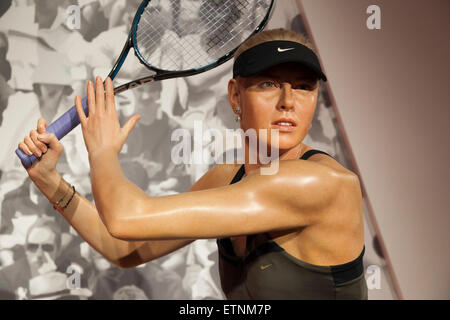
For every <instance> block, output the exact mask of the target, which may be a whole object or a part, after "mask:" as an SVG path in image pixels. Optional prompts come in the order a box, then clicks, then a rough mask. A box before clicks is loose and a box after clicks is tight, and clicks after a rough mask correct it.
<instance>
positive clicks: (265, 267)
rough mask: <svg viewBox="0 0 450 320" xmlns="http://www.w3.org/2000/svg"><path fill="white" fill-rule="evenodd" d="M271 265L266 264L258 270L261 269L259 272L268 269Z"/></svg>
mask: <svg viewBox="0 0 450 320" xmlns="http://www.w3.org/2000/svg"><path fill="white" fill-rule="evenodd" d="M271 265H272V264H268V265H266V266H261V267H260V268H261V270H264V269H267V268H268V267H270V266H271Z"/></svg>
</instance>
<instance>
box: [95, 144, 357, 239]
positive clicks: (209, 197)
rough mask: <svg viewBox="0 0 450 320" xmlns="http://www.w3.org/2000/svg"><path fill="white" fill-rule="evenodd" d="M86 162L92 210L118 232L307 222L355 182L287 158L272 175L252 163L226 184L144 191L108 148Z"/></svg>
mask: <svg viewBox="0 0 450 320" xmlns="http://www.w3.org/2000/svg"><path fill="white" fill-rule="evenodd" d="M105 162H107V163H109V164H114V165H108V166H105V165H103V163H105ZM91 163H92V167H91V169H92V181H93V186H92V188H93V190H94V197H95V200H96V203H97V204H98V211H99V212H101V213H102V214H103V216H104V218H105V221H106V226H107V228H108V230H109V231H110V233H111V234H112V235H113V236H114V237H116V238H119V239H123V240H125V239H126V240H157V239H159V240H169V239H205V238H218V237H228V236H237V235H244V234H253V233H260V232H267V231H274V230H283V229H291V228H298V227H301V226H307V225H311V224H314V223H317V222H319V221H320V220H321V219H323V218H324V216H326V215H327V214H330V213H332V212H333V209H334V207H335V206H333V205H334V204H335V203H336V199H337V198H338V197H339V196H341V195H344V196H345V193H346V192H348V191H349V190H351V189H350V188H351V187H352V186H353V185H354V183H355V180H354V177H353V176H350V175H348V174H343V173H339V174H338V173H337V172H336V171H334V170H333V169H331V168H329V167H327V166H324V165H321V164H318V163H314V162H312V161H304V160H303V161H301V160H286V161H282V162H280V166H279V171H278V173H277V174H276V175H261V174H260V170H259V169H258V170H255V172H253V173H252V174H250V175H249V176H247V177H245V178H243V179H242V180H241V181H239V182H238V183H235V184H232V185H226V186H223V187H219V188H213V189H208V190H201V191H195V192H190V193H182V194H177V195H168V196H162V197H149V196H148V195H147V194H145V193H144V192H143V191H141V190H140V189H139V188H138V187H137V186H135V185H134V184H132V183H131V182H129V181H128V180H127V179H126V178H124V177H123V174H122V172H121V170H120V165H119V162H118V160H117V157H116V156H114V155H113V154H106V153H105V154H103V155H102V156H101V157H100V156H99V157H98V158H97V159H96V160H94V161H92V162H91ZM105 181H108V182H107V183H105Z"/></svg>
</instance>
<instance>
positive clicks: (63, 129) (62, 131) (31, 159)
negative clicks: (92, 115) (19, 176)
mask: <svg viewBox="0 0 450 320" xmlns="http://www.w3.org/2000/svg"><path fill="white" fill-rule="evenodd" d="M81 104H82V106H83V110H84V113H85V114H86V117H88V116H89V108H88V103H87V98H86V97H85V98H83V99H82V100H81ZM79 124H80V118H79V117H78V113H77V109H76V108H75V106H73V107H72V108H70V109H69V110H68V111H67V112H66V113H64V114H63V115H62V116H61V117H59V118H58V119H56V120H55V121H53V123H52V124H50V125H49V126H48V127H47V129H46V132H47V133H54V134H55V136H56V138H58V140H61V139H62V138H63V137H64V136H65V135H66V134H68V133H69V132H70V131H72V129H73V128H75V127H76V126H78V125H79ZM16 154H17V156H18V157H19V159H20V161H22V163H23V165H24V166H25V167H26V168H29V167H31V166H32V165H33V163H35V162H36V160H37V158H36V156H35V155H31V156H29V155H27V154H26V153H25V152H23V151H22V150H21V149H19V148H17V149H16Z"/></svg>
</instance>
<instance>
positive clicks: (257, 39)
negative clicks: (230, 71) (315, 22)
mask: <svg viewBox="0 0 450 320" xmlns="http://www.w3.org/2000/svg"><path fill="white" fill-rule="evenodd" d="M276 40H281V41H283V40H286V41H293V42H298V43H300V44H303V45H304V46H306V47H308V48H309V49H311V50H312V51H314V53H316V52H315V49H314V46H313V45H312V43H311V42H310V41H309V40H308V38H307V36H306V35H305V34H300V33H297V32H294V31H291V30H286V29H282V28H279V29H271V30H264V31H262V32H260V33H257V34H255V35H253V36H252V37H250V38H249V39H247V40H246V41H245V42H244V43H242V44H241V45H240V47H239V48H238V49H237V50H236V52H235V54H234V60H236V59H237V57H239V56H240V55H241V53H243V52H244V51H246V50H248V49H250V48H252V47H255V46H257V45H259V44H261V43H264V42H268V41H276Z"/></svg>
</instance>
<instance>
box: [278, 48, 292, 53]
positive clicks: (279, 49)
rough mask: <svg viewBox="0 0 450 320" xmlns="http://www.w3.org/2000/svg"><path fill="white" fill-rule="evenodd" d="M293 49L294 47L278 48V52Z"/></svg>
mask: <svg viewBox="0 0 450 320" xmlns="http://www.w3.org/2000/svg"><path fill="white" fill-rule="evenodd" d="M294 49H295V48H286V49H281V48H278V52H285V51H289V50H294Z"/></svg>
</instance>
